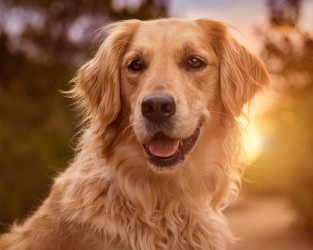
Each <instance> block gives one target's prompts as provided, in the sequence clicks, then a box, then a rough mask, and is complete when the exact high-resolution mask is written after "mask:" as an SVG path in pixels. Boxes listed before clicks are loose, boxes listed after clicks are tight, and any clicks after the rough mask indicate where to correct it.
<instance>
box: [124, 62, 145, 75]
mask: <svg viewBox="0 0 313 250" xmlns="http://www.w3.org/2000/svg"><path fill="white" fill-rule="evenodd" d="M127 68H128V70H130V71H132V72H140V71H142V70H143V69H144V68H145V64H144V63H143V62H142V61H140V60H138V59H136V60H133V61H131V62H130V64H129V65H128V67H127Z"/></svg>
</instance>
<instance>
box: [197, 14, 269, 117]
mask: <svg viewBox="0 0 313 250" xmlns="http://www.w3.org/2000/svg"><path fill="white" fill-rule="evenodd" d="M198 22H199V23H200V25H201V26H203V27H204V26H205V27H206V30H207V32H208V33H209V36H210V39H211V41H210V42H211V46H213V48H214V50H215V52H216V54H217V56H218V58H219V60H220V85H221V98H222V102H223V104H224V106H225V108H226V110H227V111H228V112H230V113H231V114H233V115H234V116H239V115H240V114H241V113H242V108H243V106H244V104H246V103H247V102H249V101H250V100H251V99H252V98H253V97H254V95H255V94H256V93H257V92H258V91H259V90H260V89H261V88H262V87H263V86H265V85H266V84H267V83H268V81H269V80H268V73H267V70H266V68H265V65H264V64H263V62H262V61H261V60H260V59H258V58H257V57H256V56H254V55H252V54H251V53H250V52H248V51H247V50H246V49H245V48H244V47H243V46H242V45H240V44H239V43H238V42H237V41H236V40H235V39H234V38H232V37H231V35H230V34H229V33H228V30H227V26H226V25H224V24H222V23H220V22H216V21H212V20H208V19H200V20H198Z"/></svg>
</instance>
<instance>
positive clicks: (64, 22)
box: [0, 0, 167, 232]
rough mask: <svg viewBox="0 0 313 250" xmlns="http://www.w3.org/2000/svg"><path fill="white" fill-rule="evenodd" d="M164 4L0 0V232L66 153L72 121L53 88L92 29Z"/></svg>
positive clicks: (151, 13)
mask: <svg viewBox="0 0 313 250" xmlns="http://www.w3.org/2000/svg"><path fill="white" fill-rule="evenodd" d="M165 2H166V1H162V0H136V1H135V0H134V1H125V0H124V1H123V0H108V1H100V0H98V1H97V0H94V1H87V0H85V1H74V0H66V1H64V0H47V1H40V0H6V1H1V2H0V55H1V56H0V65H1V67H0V167H1V175H0V204H1V205H0V221H1V223H2V224H0V232H1V231H3V230H4V228H5V224H7V223H11V222H12V220H13V219H14V218H23V217H24V216H25V215H26V213H29V211H31V210H33V209H34V208H35V207H36V206H37V205H38V204H39V202H40V200H41V198H42V197H44V196H45V194H46V193H47V191H48V189H49V186H50V184H49V182H50V180H51V177H52V176H54V175H55V174H56V172H57V171H59V170H62V169H63V168H64V167H65V166H66V165H67V162H68V161H69V160H70V159H71V158H72V156H73V150H72V147H71V146H70V145H69V144H68V143H69V142H70V141H71V138H72V137H73V135H74V134H75V132H76V131H77V128H76V127H75V124H77V122H76V121H75V118H74V117H75V116H74V115H73V113H72V111H71V110H70V104H69V102H70V101H68V100H66V99H65V98H64V97H62V95H61V94H60V93H58V90H60V89H62V90H64V89H66V84H67V82H68V81H69V80H70V79H71V78H72V77H73V75H74V73H75V70H76V69H77V67H78V66H79V65H81V64H82V62H83V61H85V60H86V57H87V56H88V49H87V50H86V48H89V45H88V44H89V43H90V41H92V40H93V37H94V35H95V31H96V30H97V29H98V28H100V27H101V26H102V25H103V24H105V23H107V22H108V21H111V20H123V19H128V18H139V19H148V18H158V17H166V16H167V8H166V4H165ZM129 3H133V4H129ZM90 52H92V51H90Z"/></svg>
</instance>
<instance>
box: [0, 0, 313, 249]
mask: <svg viewBox="0 0 313 250" xmlns="http://www.w3.org/2000/svg"><path fill="white" fill-rule="evenodd" d="M158 17H183V18H200V17H209V18H214V19H218V20H221V21H224V22H226V23H228V24H229V25H230V26H231V27H232V28H233V29H232V33H233V34H234V36H235V37H236V38H237V39H238V40H239V41H240V42H241V43H242V44H243V45H245V46H246V47H248V49H249V50H251V51H252V52H254V53H255V54H258V55H259V56H260V57H261V58H262V59H263V60H264V61H265V62H266V64H267V67H268V69H269V71H270V73H271V85H270V87H269V88H268V89H267V90H266V91H264V92H263V94H262V95H259V96H258V97H257V98H256V100H255V101H254V102H253V103H252V105H251V108H250V110H249V114H250V117H251V118H250V121H249V123H248V124H245V149H246V155H247V158H248V160H249V161H250V162H251V166H250V167H249V169H248V170H247V172H246V174H245V182H244V184H243V191H242V194H241V196H240V198H239V200H238V202H237V203H236V204H235V205H234V206H232V207H231V208H230V209H228V210H227V216H228V217H229V220H230V226H231V227H232V228H233V231H234V232H235V234H236V235H237V236H238V237H239V238H242V240H239V246H237V248H236V247H234V246H231V247H230V249H313V1H311V0H256V1H249V0H193V1H189V0H179V1H178V0H169V1H165V0H107V1H100V0H89V1H87V0H82V1H74V0H66V1H64V0H45V1H41V0H2V1H1V2H0V232H3V231H5V230H6V228H7V226H8V224H9V223H12V221H13V220H14V219H23V218H25V216H27V214H29V213H30V212H31V211H33V210H34V209H35V208H36V207H37V206H38V205H39V204H40V201H41V200H42V199H43V198H44V197H45V196H46V194H47V192H48V190H49V187H50V185H51V180H52V178H53V177H55V176H56V175H57V173H58V172H60V171H62V170H63V169H64V168H65V167H66V165H67V163H68V162H69V161H70V160H71V159H72V158H73V154H74V148H75V134H76V133H77V131H78V129H79V128H78V127H77V124H78V120H79V118H78V117H77V116H76V114H75V112H74V111H73V108H72V106H71V102H70V100H67V99H66V98H64V97H63V96H62V94H61V93H60V90H67V89H68V82H69V81H70V80H71V78H72V77H73V76H74V74H75V72H76V70H77V69H78V68H79V66H81V65H82V64H83V62H84V61H86V60H87V59H88V58H90V57H91V56H92V54H93V53H94V49H95V48H94V46H92V44H93V43H92V42H93V39H94V37H95V35H96V32H95V31H96V30H97V29H98V28H100V27H101V26H102V25H104V24H105V23H107V22H110V21H114V20H124V19H129V18H139V19H142V20H144V19H151V18H158Z"/></svg>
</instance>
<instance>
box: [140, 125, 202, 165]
mask: <svg viewBox="0 0 313 250" xmlns="http://www.w3.org/2000/svg"><path fill="white" fill-rule="evenodd" d="M200 127H201V126H200V124H199V125H198V126H197V127H196V129H195V131H194V132H193V134H192V135H191V136H190V137H188V138H185V139H175V138H171V137H169V136H168V135H166V134H165V133H164V132H162V131H159V132H157V133H156V134H155V135H154V136H153V138H152V139H151V140H150V141H149V142H148V143H146V144H143V147H144V149H145V152H146V153H147V155H148V161H149V163H150V164H152V165H154V166H156V167H157V168H159V169H162V168H171V167H174V166H175V165H177V164H179V163H181V162H183V161H184V160H185V155H186V153H188V152H189V151H190V150H191V149H192V148H193V146H194V145H195V143H196V141H197V139H198V138H199V135H200Z"/></svg>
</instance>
